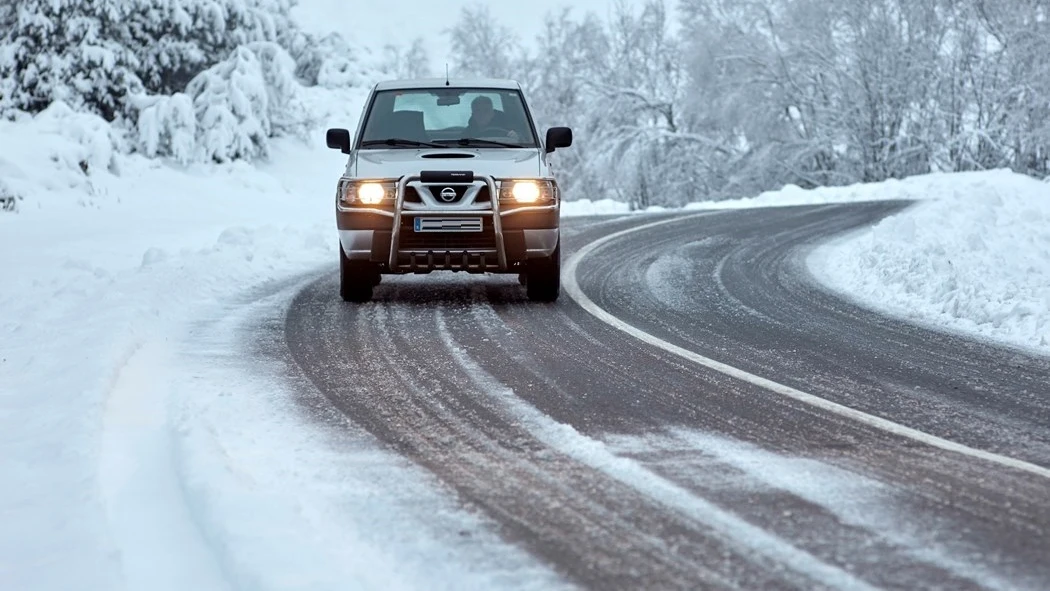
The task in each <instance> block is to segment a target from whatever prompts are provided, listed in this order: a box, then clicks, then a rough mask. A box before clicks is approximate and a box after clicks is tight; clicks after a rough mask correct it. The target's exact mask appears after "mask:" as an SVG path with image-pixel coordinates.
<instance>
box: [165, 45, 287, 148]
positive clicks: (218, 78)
mask: <svg viewBox="0 0 1050 591" xmlns="http://www.w3.org/2000/svg"><path fill="white" fill-rule="evenodd" d="M294 70H295V66H294V63H293V62H292V59H291V57H290V56H289V55H288V54H287V52H285V51H284V49H282V48H281V47H280V46H278V45H277V44H275V43H254V44H251V45H246V46H241V47H238V48H237V49H236V50H234V52H233V54H232V55H231V56H230V57H229V58H227V59H226V60H224V61H222V62H220V63H218V64H216V65H214V66H212V67H211V68H208V69H207V70H205V71H204V72H201V73H200V74H198V75H197V76H196V77H195V78H194V79H193V80H191V81H190V83H189V85H188V86H187V88H186V94H187V95H189V98H190V100H192V103H193V112H194V115H195V119H196V123H197V128H196V142H195V144H196V150H197V159H199V160H210V161H216V162H226V161H229V160H237V159H245V160H252V159H256V158H265V157H266V156H267V155H268V152H269V138H270V137H271V136H272V135H274V132H275V130H280V129H282V128H284V129H286V130H289V129H291V127H292V125H293V123H292V120H293V117H292V114H291V113H290V110H291V108H292V102H293V101H294V99H295V85H296V81H295V73H294ZM180 107H181V105H180ZM169 112H170V107H169ZM159 115H161V113H158V116H159ZM178 115H179V122H180V123H181V122H182V121H183V120H184V119H185V117H184V115H183V111H182V109H181V108H180V110H179V111H178ZM160 119H161V120H162V121H172V117H170V116H169V117H167V118H163V117H162V118H160ZM161 129H162V130H163V127H162V128H161ZM150 139H151V140H152V138H150ZM172 151H173V153H174V147H173V149H172Z"/></svg>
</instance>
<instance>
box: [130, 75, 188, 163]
mask: <svg viewBox="0 0 1050 591" xmlns="http://www.w3.org/2000/svg"><path fill="white" fill-rule="evenodd" d="M136 128H137V131H138V138H137V139H138V147H139V149H140V150H141V151H142V152H143V153H144V154H145V155H147V156H149V157H151V158H153V157H155V156H170V157H171V158H174V159H175V160H177V161H179V162H181V163H184V164H185V163H188V162H190V161H192V160H193V159H194V158H196V156H197V117H196V114H195V112H194V109H193V99H191V98H190V97H189V96H188V95H186V94H183V93H181V92H179V93H175V94H173V95H171V96H159V97H153V98H152V99H140V110H139V114H138V124H137V125H136Z"/></svg>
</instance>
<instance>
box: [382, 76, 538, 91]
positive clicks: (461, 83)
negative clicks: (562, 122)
mask: <svg viewBox="0 0 1050 591" xmlns="http://www.w3.org/2000/svg"><path fill="white" fill-rule="evenodd" d="M446 82H447V83H446ZM444 87H448V88H495V89H500V90H520V89H521V85H520V84H518V83H517V82H516V81H514V80H509V79H506V78H452V79H450V80H447V81H446V80H445V79H444V78H412V79H407V80H386V81H383V82H380V83H379V84H376V90H404V89H410V88H444Z"/></svg>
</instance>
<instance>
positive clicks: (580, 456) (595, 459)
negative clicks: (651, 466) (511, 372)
mask: <svg viewBox="0 0 1050 591" xmlns="http://www.w3.org/2000/svg"><path fill="white" fill-rule="evenodd" d="M437 320H438V323H437V326H438V332H439V334H440V335H441V337H442V340H444V341H445V342H446V343H447V344H448V347H449V350H450V351H451V352H452V354H453V357H454V358H455V359H456V362H457V363H458V364H459V366H460V367H461V368H462V369H463V370H464V372H465V373H466V375H468V376H470V378H471V380H473V381H474V382H475V384H477V386H479V387H480V388H482V390H483V391H484V392H486V393H487V394H489V395H490V396H492V397H494V398H496V399H498V400H499V401H500V402H501V403H502V404H503V405H504V407H505V409H506V411H507V412H508V413H509V414H510V415H512V416H513V417H514V418H515V419H516V422H518V423H520V424H522V425H524V426H525V428H526V429H528V431H529V433H531V434H532V435H533V436H534V437H536V438H537V439H538V440H540V441H541V442H543V443H544V444H545V445H548V446H550V447H551V448H553V449H555V450H557V451H558V452H560V453H562V454H565V455H566V456H568V457H570V458H572V459H574V460H576V461H578V462H580V463H582V464H585V465H587V466H590V467H591V468H593V469H595V470H598V471H600V472H602V473H603V474H606V475H607V476H609V477H611V478H613V479H615V480H617V481H619V482H622V483H624V484H626V485H627V486H629V487H631V488H632V489H634V490H635V491H637V492H638V493H640V494H642V495H644V496H646V497H648V498H651V499H654V500H656V501H657V502H659V503H660V504H662V505H665V506H666V507H668V508H669V509H671V510H673V511H676V512H680V513H681V514H683V515H685V516H688V517H689V518H690V519H693V520H696V521H697V522H698V523H700V524H703V526H704V527H705V528H709V529H710V530H711V531H713V532H715V533H716V535H718V536H720V537H722V538H723V539H728V540H731V543H732V545H733V546H735V547H736V548H737V551H738V552H740V553H742V554H747V553H749V552H757V553H760V554H762V555H763V556H765V557H766V558H768V559H769V560H770V561H772V562H773V563H775V564H780V565H783V566H785V567H787V568H789V569H791V570H793V571H795V572H797V573H798V574H800V575H802V576H804V577H806V578H807V579H809V580H811V581H813V582H814V583H817V584H820V585H824V586H826V587H828V588H832V589H857V590H867V589H874V587H872V586H871V585H869V584H868V583H866V582H865V581H863V580H862V579H859V578H857V577H855V576H854V575H852V574H850V573H848V572H846V571H844V570H842V569H840V568H838V567H836V566H834V565H831V564H828V563H826V562H823V561H821V560H820V559H818V558H816V557H815V556H813V555H811V554H809V553H807V552H805V551H802V550H800V549H798V548H796V547H795V546H793V545H791V544H790V543H788V542H787V541H786V540H783V539H781V538H779V537H777V536H776V535H773V534H770V533H769V532H767V531H765V530H762V529H761V528H758V527H756V526H754V525H752V524H751V523H748V522H747V521H744V520H743V519H740V518H739V517H737V516H736V515H734V514H733V513H731V512H729V511H725V510H724V509H722V508H720V507H718V506H716V505H714V504H712V503H709V502H708V501H706V500H704V499H702V498H700V497H698V496H696V495H694V494H692V493H691V492H689V491H688V490H686V489H684V488H682V487H680V486H678V485H677V484H675V483H673V482H671V481H670V480H667V479H665V478H662V477H660V476H659V475H657V474H656V473H654V472H651V471H650V470H647V469H646V468H645V467H643V466H642V465H641V464H639V463H637V462H635V461H633V460H631V459H628V458H623V457H620V456H617V455H615V454H613V453H611V452H610V451H609V450H608V448H606V447H605V445H604V444H602V443H601V442H600V441H597V440H595V439H591V438H590V437H587V436H585V435H582V434H580V433H579V432H578V431H576V430H575V429H573V428H572V427H571V426H569V425H565V424H562V423H558V422H556V421H554V420H552V419H551V418H550V417H548V416H547V415H545V414H543V413H542V412H539V411H538V410H536V408H534V407H533V406H531V405H529V404H528V403H526V402H525V401H524V400H522V399H521V398H518V397H517V396H516V395H515V393H514V390H513V389H511V388H508V387H507V386H505V385H503V384H501V383H499V381H498V380H496V379H495V378H494V377H492V376H491V375H489V374H488V373H487V372H486V371H485V370H484V369H483V368H482V367H481V366H480V365H478V364H477V363H476V362H475V361H474V360H473V359H471V358H470V357H469V355H467V354H466V353H465V352H464V351H463V349H461V348H460V347H459V346H458V345H457V344H456V341H455V340H454V339H453V338H452V335H451V334H450V333H449V331H448V328H447V327H446V325H445V321H444V318H443V316H442V314H441V313H440V312H439V313H438V315H437Z"/></svg>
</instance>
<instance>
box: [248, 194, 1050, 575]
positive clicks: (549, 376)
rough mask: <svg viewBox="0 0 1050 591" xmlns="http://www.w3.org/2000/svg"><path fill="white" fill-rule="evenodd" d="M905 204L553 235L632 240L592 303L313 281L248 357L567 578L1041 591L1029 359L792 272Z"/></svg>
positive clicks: (606, 270)
mask: <svg viewBox="0 0 1050 591" xmlns="http://www.w3.org/2000/svg"><path fill="white" fill-rule="evenodd" d="M901 207H902V204H900V203H883V204H879V203H872V204H850V205H824V206H807V207H792V208H771V209H756V210H743V211H726V212H710V213H705V214H701V215H696V216H689V217H685V218H663V217H654V216H631V217H623V218H605V219H593V218H589V219H571V220H567V221H566V227H565V234H564V240H565V245H564V248H565V252H564V253H563V256H565V257H566V258H565V260H566V261H567V262H568V261H569V260H570V259H571V257H572V256H573V254H574V253H578V252H580V251H581V249H585V248H587V245H593V244H594V242H595V241H596V240H599V239H602V238H604V237H608V236H610V235H612V234H613V233H616V232H620V231H624V230H629V229H632V228H637V230H636V231H631V232H625V233H623V234H618V235H617V237H615V238H613V239H609V240H606V241H605V242H603V243H602V244H601V245H600V246H599V247H594V246H592V247H590V248H587V250H586V252H585V254H584V255H583V256H582V257H580V258H578V259H576V260H575V263H576V266H575V269H576V273H575V275H574V276H575V278H576V279H577V281H578V286H579V290H580V292H581V293H582V294H583V296H584V298H585V299H586V301H587V302H589V304H588V306H589V307H584V306H581V305H580V302H579V301H578V300H579V298H576V299H573V298H570V297H568V296H567V295H563V297H562V299H561V300H560V301H559V302H558V303H557V304H556V305H536V304H530V303H528V302H527V301H526V300H525V298H524V293H523V291H522V290H521V288H520V286H519V285H518V284H517V282H516V279H515V278H512V277H490V278H476V277H475V278H464V277H462V276H454V275H451V274H448V275H445V274H434V275H431V276H427V277H423V278H419V277H398V278H390V277H386V278H384V282H383V284H382V285H381V286H380V287H378V288H377V289H376V299H375V301H374V302H372V303H370V304H367V305H363V306H350V305H346V304H344V303H342V302H341V301H340V300H339V298H338V295H337V286H336V276H335V273H334V272H333V273H329V274H325V275H324V276H323V277H320V278H318V279H317V280H316V281H315V282H313V283H310V284H309V285H308V286H307V287H306V288H305V289H303V290H302V291H301V292H300V293H299V294H298V295H297V296H296V297H295V299H294V300H293V302H292V304H291V307H290V309H289V310H288V314H287V318H286V321H285V322H284V324H283V325H281V324H279V323H278V324H273V323H266V324H263V325H261V326H259V327H258V328H257V332H256V337H257V338H258V339H259V340H260V341H265V342H277V343H278V344H279V345H280V342H281V341H283V342H284V344H285V345H286V346H283V345H282V346H276V347H273V348H271V349H270V351H271V354H272V355H275V356H277V357H278V358H279V360H280V361H282V362H284V363H286V364H288V367H290V368H294V371H296V372H301V373H302V374H303V375H304V376H305V377H306V378H308V383H309V384H312V386H307V385H304V384H303V383H302V382H299V383H298V385H297V387H298V388H300V389H304V388H305V389H311V388H313V389H316V391H320V392H321V393H322V394H323V395H324V398H325V399H326V400H327V401H328V403H330V405H331V407H332V408H334V409H337V410H338V411H340V412H341V413H343V414H344V415H345V416H346V417H347V418H349V419H350V420H351V421H352V422H353V423H355V424H356V425H359V426H361V427H363V428H365V429H366V430H368V431H369V432H370V433H371V434H372V435H374V436H375V437H377V438H378V439H379V440H380V441H381V442H382V443H384V444H385V445H386V446H388V447H389V448H390V449H392V450H394V451H396V452H398V453H399V454H401V455H403V456H404V457H406V458H408V459H410V460H411V461H413V462H415V463H416V464H418V465H420V466H422V467H424V468H425V469H427V470H428V471H429V472H431V473H432V474H433V475H435V476H436V477H437V478H438V479H439V480H440V481H442V482H443V483H444V484H445V485H447V486H448V487H449V488H450V489H452V490H454V491H455V492H456V493H457V496H458V498H459V500H460V501H461V502H462V504H463V505H464V506H466V507H467V508H468V509H471V510H477V511H479V512H480V513H482V514H484V516H485V517H486V518H488V519H491V520H492V521H493V522H494V523H496V524H497V528H498V533H499V535H500V536H501V537H502V538H503V539H504V540H507V541H509V542H511V543H513V544H516V545H519V546H520V547H522V548H524V549H526V550H528V551H529V552H530V553H532V554H533V555H534V556H537V557H539V558H540V559H541V560H542V561H543V562H545V563H547V564H549V565H551V566H552V567H553V568H554V570H555V571H557V572H558V573H560V574H561V575H562V576H564V577H566V579H567V580H568V581H569V582H571V583H577V584H581V585H583V586H586V587H591V588H603V589H608V588H697V587H729V588H734V587H735V588H748V589H755V588H805V589H811V588H867V587H869V586H871V587H891V588H951V589H966V588H1004V589H1005V588H1009V589H1043V588H1047V587H1048V586H1050V564H1048V563H1047V562H1046V557H1047V555H1048V552H1050V505H1048V503H1047V502H1046V500H1047V499H1048V498H1050V477H1048V475H1050V471H1048V470H1047V469H1048V468H1050V397H1048V396H1047V395H1046V394H1047V389H1048V386H1047V384H1050V360H1047V359H1045V358H1038V357H1032V356H1030V355H1027V354H1024V353H1021V352H1017V351H1013V350H1007V349H1002V348H998V347H995V346H990V345H985V344H981V343H977V342H974V341H971V340H966V339H963V338H960V337H957V336H952V335H948V334H944V333H939V332H932V331H930V330H927V329H923V328H917V327H915V326H912V325H909V324H904V323H901V322H898V321H895V320H891V319H887V318H884V317H882V316H879V315H877V314H874V313H872V312H869V311H867V310H864V309H862V308H859V307H856V306H854V305H852V304H849V303H846V302H843V301H841V300H839V299H838V298H836V297H834V296H831V295H829V293H828V292H827V291H825V290H823V289H822V288H820V287H818V286H815V285H814V284H813V281H812V279H811V278H810V276H809V274H808V273H807V271H806V263H805V255H806V254H807V252H808V248H809V247H810V246H812V245H813V244H815V243H816V242H818V241H820V240H824V239H826V238H829V237H831V236H834V235H837V234H840V233H842V232H844V231H846V230H849V229H851V228H854V227H857V226H860V225H863V224H870V223H872V222H874V221H876V220H878V219H880V218H881V217H883V216H886V215H889V214H891V213H894V212H896V211H899V210H900V209H901ZM654 220H661V221H662V220H667V223H663V224H658V225H652V222H653V221H654ZM641 226H646V227H645V228H641ZM570 267H572V266H571V265H570ZM569 270H570V271H571V270H572V269H571V268H570V269H569ZM595 310H599V311H602V312H604V313H605V314H607V315H610V316H611V317H612V318H615V319H616V322H619V323H621V324H623V325H629V326H630V327H633V329H634V330H636V331H638V332H644V333H645V334H646V335H649V337H651V339H650V342H644V341H643V340H639V339H637V338H635V337H634V336H632V335H631V334H626V333H625V332H624V331H623V330H620V329H618V327H617V326H615V325H614V323H613V324H611V323H610V322H609V321H608V320H606V321H603V320H602V318H601V317H600V316H596V315H595V314H594V311H595ZM656 342H658V343H663V344H664V345H666V346H656V345H654V343H656ZM673 348H678V349H682V350H685V351H687V352H690V353H691V354H692V355H693V356H695V357H698V358H703V359H709V360H711V361H712V362H713V363H712V364H706V365H705V364H703V363H695V362H693V361H691V360H690V359H689V358H687V357H683V356H681V355H675V354H672V353H670V352H669V350H670V349H673ZM718 363H724V364H728V365H729V366H732V369H733V370H734V371H736V372H738V374H732V375H727V373H726V372H725V371H718V370H716V369H712V366H714V365H717V364H718ZM742 376H743V377H742ZM747 376H750V377H747ZM752 378H754V379H752ZM763 380H768V381H773V382H775V383H776V386H777V387H778V388H779V389H778V388H772V389H771V388H769V387H764V386H763V384H764V383H765V382H763ZM792 392H798V393H800V394H803V395H804V396H809V397H813V398H814V399H820V400H821V401H828V402H830V403H834V404H830V405H824V406H821V405H820V404H816V405H815V404H813V403H811V402H807V399H806V398H805V397H804V396H801V397H800V396H794V395H786V394H785V393H788V394H790V393H792ZM307 397H309V398H310V400H312V402H311V403H310V405H311V408H312V409H313V410H312V411H311V412H315V413H317V414H318V417H319V420H322V421H323V420H324V419H323V416H325V415H326V410H327V408H325V407H324V405H322V407H321V408H318V403H317V401H316V399H315V397H312V394H311V395H310V396H307V395H306V394H305V393H304V399H305V398H307ZM836 405H841V407H846V408H848V409H853V410H855V411H860V412H859V413H855V414H856V415H857V416H852V415H850V414H849V413H848V412H845V411H842V412H840V411H836V410H835V408H841V407H838V406H836ZM858 417H860V418H859V419H858ZM865 417H867V418H865Z"/></svg>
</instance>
